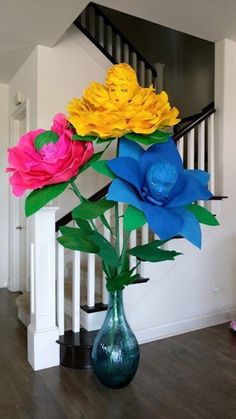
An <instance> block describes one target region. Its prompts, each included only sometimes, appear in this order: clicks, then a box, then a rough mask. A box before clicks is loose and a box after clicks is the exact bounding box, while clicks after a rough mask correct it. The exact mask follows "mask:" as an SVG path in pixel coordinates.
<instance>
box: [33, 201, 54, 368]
mask: <svg viewBox="0 0 236 419" xmlns="http://www.w3.org/2000/svg"><path fill="white" fill-rule="evenodd" d="M56 211H57V208H55V207H44V208H42V209H41V210H40V211H38V212H37V213H36V214H35V215H34V216H33V217H32V218H31V220H30V222H31V223H32V229H31V231H32V233H33V239H32V242H33V243H34V246H31V252H33V250H34V252H33V258H32V262H31V263H32V265H31V274H32V278H31V293H32V295H31V301H32V310H33V311H32V316H31V320H30V325H29V326H28V342H27V343H28V361H29V363H30V364H31V366H32V367H33V369H34V370H40V369H43V368H49V367H52V366H56V365H59V345H58V344H57V343H56V340H57V339H58V337H59V330H58V327H57V326H56V275H55V271H56V243H55V213H56Z"/></svg>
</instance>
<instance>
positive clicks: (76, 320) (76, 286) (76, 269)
mask: <svg viewBox="0 0 236 419" xmlns="http://www.w3.org/2000/svg"><path fill="white" fill-rule="evenodd" d="M72 330H73V332H74V333H76V332H79V331H80V252H78V251H76V250H75V251H74V261H73V278H72Z"/></svg>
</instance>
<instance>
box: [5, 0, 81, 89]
mask: <svg viewBox="0 0 236 419" xmlns="http://www.w3.org/2000/svg"><path fill="white" fill-rule="evenodd" d="M87 3H88V2H87V1H86V0H0V82H1V83H8V82H9V81H10V80H11V78H12V77H13V75H14V74H15V72H16V71H17V69H18V68H19V67H20V66H21V64H23V62H24V61H25V59H26V57H27V56H28V55H29V53H30V52H31V51H32V49H33V48H34V47H35V46H36V45H37V44H41V45H44V46H49V47H51V46H52V45H54V44H55V42H56V41H57V40H58V39H59V38H60V36H61V35H62V34H63V33H64V32H65V31H66V29H67V28H68V27H69V26H70V25H71V23H72V22H73V21H74V19H75V18H76V17H77V16H78V15H79V14H80V12H81V11H82V10H83V8H84V7H85V6H86V4H87Z"/></svg>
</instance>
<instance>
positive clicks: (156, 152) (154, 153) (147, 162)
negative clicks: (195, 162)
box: [140, 138, 183, 175]
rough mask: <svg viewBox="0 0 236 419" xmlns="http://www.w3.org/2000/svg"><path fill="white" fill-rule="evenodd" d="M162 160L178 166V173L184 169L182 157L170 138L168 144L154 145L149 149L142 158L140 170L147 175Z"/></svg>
mask: <svg viewBox="0 0 236 419" xmlns="http://www.w3.org/2000/svg"><path fill="white" fill-rule="evenodd" d="M162 160H165V161H169V162H170V163H173V164H174V165H175V166H176V169H177V171H180V170H182V168H183V163H182V160H181V157H180V155H179V152H178V150H177V147H176V145H175V143H174V141H173V140H172V138H169V140H168V141H167V142H166V143H160V144H154V145H152V146H151V147H149V149H148V150H147V151H146V152H145V153H144V154H143V156H142V157H141V160H140V170H142V172H143V173H144V175H145V174H146V173H147V170H148V169H149V167H150V166H152V164H154V163H157V162H158V161H162Z"/></svg>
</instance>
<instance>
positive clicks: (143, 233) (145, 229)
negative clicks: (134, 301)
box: [139, 223, 149, 276]
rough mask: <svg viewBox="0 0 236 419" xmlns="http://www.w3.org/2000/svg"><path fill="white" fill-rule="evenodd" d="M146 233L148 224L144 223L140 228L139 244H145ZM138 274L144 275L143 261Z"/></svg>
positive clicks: (146, 239)
mask: <svg viewBox="0 0 236 419" xmlns="http://www.w3.org/2000/svg"><path fill="white" fill-rule="evenodd" d="M148 233H149V229H148V224H147V223H146V224H145V225H144V226H143V227H142V229H141V244H142V245H144V244H147V243H148ZM139 269H140V274H141V275H142V276H145V263H144V262H142V263H141V265H140V268H139Z"/></svg>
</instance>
